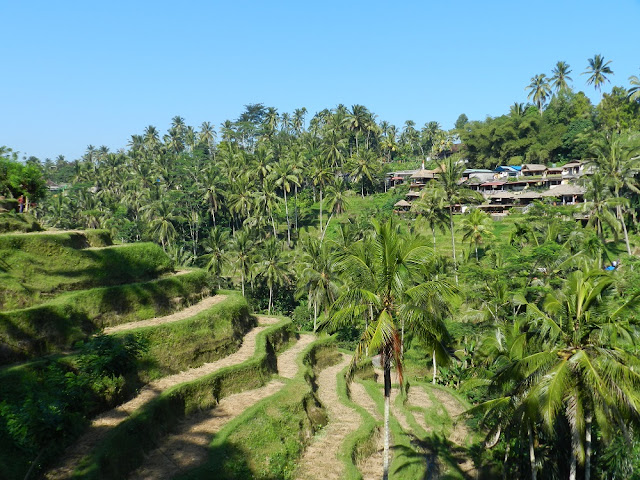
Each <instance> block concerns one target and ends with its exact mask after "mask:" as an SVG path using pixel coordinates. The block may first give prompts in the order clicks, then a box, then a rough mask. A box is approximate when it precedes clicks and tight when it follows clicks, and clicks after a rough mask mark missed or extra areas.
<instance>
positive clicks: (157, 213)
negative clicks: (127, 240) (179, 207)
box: [143, 198, 180, 252]
mask: <svg viewBox="0 0 640 480" xmlns="http://www.w3.org/2000/svg"><path fill="white" fill-rule="evenodd" d="M143 210H144V211H145V214H146V218H147V220H148V221H149V229H150V230H151V232H152V234H153V235H154V236H155V237H156V238H157V239H158V240H159V241H160V243H161V244H162V249H163V250H164V251H165V252H166V251H167V246H170V245H171V241H172V240H173V239H174V238H175V237H176V234H177V232H176V227H175V225H174V223H175V222H177V221H178V220H180V217H179V216H178V215H176V214H175V212H174V210H173V207H172V206H171V205H169V203H168V202H167V201H166V199H165V198H162V199H160V200H159V201H157V202H153V203H151V204H149V205H148V206H146V207H144V208H143Z"/></svg>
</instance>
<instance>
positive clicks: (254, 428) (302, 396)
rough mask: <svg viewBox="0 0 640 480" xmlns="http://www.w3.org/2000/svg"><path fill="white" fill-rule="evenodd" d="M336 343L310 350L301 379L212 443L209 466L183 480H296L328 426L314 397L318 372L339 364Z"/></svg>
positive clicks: (302, 361)
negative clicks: (311, 445) (301, 462)
mask: <svg viewBox="0 0 640 480" xmlns="http://www.w3.org/2000/svg"><path fill="white" fill-rule="evenodd" d="M333 342H334V340H333V339H332V338H330V337H327V338H325V339H321V340H318V341H316V342H314V343H313V344H312V345H310V346H309V347H307V348H306V349H305V351H304V352H303V353H302V354H301V356H300V357H299V358H298V367H299V370H298V374H297V375H296V377H295V378H294V379H292V380H291V381H289V382H288V383H287V385H286V386H285V387H284V388H283V389H282V390H280V391H279V392H278V393H276V394H274V395H272V396H271V397H268V398H266V399H264V400H262V401H260V402H259V403H257V404H256V405H254V406H253V407H251V408H249V409H247V410H245V412H244V413H243V414H242V415H240V416H238V417H236V418H235V419H233V420H232V421H231V422H229V423H228V424H227V425H226V426H225V427H224V428H223V429H222V430H221V431H220V432H219V433H218V434H217V435H216V436H215V438H214V440H213V442H212V443H211V445H210V452H211V453H210V456H209V459H208V461H207V463H206V464H204V465H202V466H201V467H198V468H197V469H194V470H192V471H189V472H187V473H185V474H184V475H180V476H179V477H177V478H180V479H184V480H186V479H196V478H203V477H211V476H215V478H220V479H221V480H222V479H244V478H255V479H265V480H267V479H271V478H279V479H283V480H284V479H292V478H293V477H292V474H293V472H294V470H295V467H296V461H297V460H298V459H299V457H300V455H301V454H302V452H303V449H304V447H305V446H306V444H307V443H308V442H309V439H310V438H311V437H312V436H313V434H314V433H315V431H316V430H318V428H319V427H321V426H323V425H324V424H326V421H327V420H326V415H325V414H324V411H323V409H322V407H321V405H320V404H319V402H318V400H317V398H316V397H315V394H314V390H313V383H314V381H315V371H314V369H316V368H318V369H321V368H323V367H324V366H327V365H330V364H331V363H333V362H334V361H335V359H336V350H335V347H334V345H333Z"/></svg>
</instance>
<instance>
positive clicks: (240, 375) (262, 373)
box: [74, 321, 291, 480]
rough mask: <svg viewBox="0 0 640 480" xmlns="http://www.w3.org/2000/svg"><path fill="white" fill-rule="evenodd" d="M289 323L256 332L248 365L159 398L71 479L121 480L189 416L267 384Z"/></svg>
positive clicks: (116, 432) (119, 429)
mask: <svg viewBox="0 0 640 480" xmlns="http://www.w3.org/2000/svg"><path fill="white" fill-rule="evenodd" d="M290 329H291V323H290V321H282V322H280V323H278V324H276V325H274V326H272V327H269V328H268V329H267V330H265V331H263V332H260V334H259V335H258V339H257V343H256V354H255V355H254V356H253V357H252V358H251V359H250V360H248V361H246V362H244V363H242V364H240V365H235V366H232V367H227V368H223V369H222V370H219V371H217V372H215V373H212V374H210V375H207V376H205V377H202V378H199V379H197V380H194V381H191V382H187V383H183V384H180V385H177V386H176V387H173V388H171V389H169V390H167V391H166V392H163V393H162V394H161V395H160V396H159V397H158V398H156V399H154V400H152V401H151V402H149V403H147V404H145V405H144V406H143V407H142V408H140V409H139V410H137V411H136V412H134V413H133V414H132V415H131V416H130V417H129V418H128V419H127V420H125V421H124V422H122V423H121V424H120V425H118V426H117V427H116V428H114V429H113V431H112V432H110V433H109V435H108V436H107V438H106V439H105V441H104V442H103V443H102V444H101V445H100V446H99V447H98V448H97V449H96V450H95V451H94V452H92V453H91V454H90V455H89V456H88V457H86V458H85V459H83V461H82V462H81V464H80V466H79V467H78V469H77V470H76V472H75V474H74V477H75V478H85V479H88V480H89V479H93V478H96V479H97V478H100V479H105V480H108V479H118V480H119V479H121V478H125V477H126V475H127V474H128V473H129V472H131V471H133V470H134V469H135V468H137V467H138V466H139V465H140V463H141V462H142V461H143V459H144V455H145V452H146V451H149V450H151V449H152V448H154V438H156V437H157V436H159V435H162V434H164V433H165V432H167V431H170V430H171V429H172V428H174V426H175V425H177V422H179V420H180V419H181V418H183V417H184V416H186V415H189V413H191V412H193V411H195V410H198V409H205V408H211V407H213V406H214V405H215V404H216V403H217V402H218V400H219V399H220V398H222V397H225V396H227V395H230V394H232V393H235V392H239V391H243V390H247V389H251V388H257V387H260V386H262V385H264V384H266V383H267V382H268V381H269V379H270V378H271V376H272V375H273V374H274V373H275V368H276V365H275V364H276V362H275V351H276V350H277V348H278V346H279V345H280V344H282V343H285V342H287V341H288V338H289V336H290Z"/></svg>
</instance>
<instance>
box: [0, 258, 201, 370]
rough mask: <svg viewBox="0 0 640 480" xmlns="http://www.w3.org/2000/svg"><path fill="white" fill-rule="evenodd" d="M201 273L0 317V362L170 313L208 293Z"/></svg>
mask: <svg viewBox="0 0 640 480" xmlns="http://www.w3.org/2000/svg"><path fill="white" fill-rule="evenodd" d="M209 288H210V287H209V275H208V274H207V272H205V271H203V270H194V271H192V272H189V273H187V274H183V275H177V276H172V277H167V278H163V279H160V280H156V281H151V282H145V283H131V284H127V285H119V286H115V287H105V288H95V289H90V290H82V291H78V292H71V293H67V294H65V295H61V296H59V297H57V298H56V299H54V300H52V301H51V302H48V303H46V304H43V305H39V306H36V307H31V308H26V309H21V310H12V311H7V312H2V313H0V364H6V363H11V362H14V361H17V360H25V359H28V358H32V357H33V356H38V355H46V354H50V353H55V352H59V351H61V350H64V349H68V348H70V347H71V346H72V345H73V344H74V343H75V342H76V341H78V340H81V339H83V338H85V337H86V335H87V334H89V333H92V332H94V331H96V330H98V329H100V328H101V327H103V326H110V325H117V324H121V323H127V322H133V321H137V320H145V319H147V318H152V317H155V316H158V315H165V314H168V313H171V312H172V311H173V310H175V309H176V307H178V306H179V305H178V304H176V303H174V302H172V299H173V298H176V297H180V298H181V299H183V300H185V299H186V300H188V299H190V298H192V297H193V296H194V294H195V295H197V294H199V293H202V292H205V291H208V290H209Z"/></svg>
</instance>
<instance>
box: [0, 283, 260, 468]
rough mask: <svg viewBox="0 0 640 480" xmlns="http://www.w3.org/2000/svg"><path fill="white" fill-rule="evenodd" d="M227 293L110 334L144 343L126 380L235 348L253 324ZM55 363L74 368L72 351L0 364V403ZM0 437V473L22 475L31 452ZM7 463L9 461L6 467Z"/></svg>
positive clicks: (21, 394) (240, 302) (19, 394)
mask: <svg viewBox="0 0 640 480" xmlns="http://www.w3.org/2000/svg"><path fill="white" fill-rule="evenodd" d="M227 293H228V294H229V298H227V299H226V300H225V301H224V302H222V303H220V304H217V305H214V306H212V307H211V308H209V309H207V310H205V311H203V312H200V313H199V314H197V315H195V316H193V317H190V318H187V319H184V320H181V321H179V322H175V323H172V324H165V325H160V326H157V327H147V328H141V329H136V330H131V331H128V332H126V333H122V334H117V335H116V336H123V335H128V334H133V335H136V336H137V337H138V338H140V339H142V340H143V341H145V343H146V344H147V346H148V350H147V352H146V353H145V354H144V355H143V357H142V358H141V360H140V361H139V363H138V369H137V372H136V374H135V375H133V376H132V378H131V379H130V381H133V377H137V378H138V379H139V380H141V381H143V382H146V381H149V380H151V379H153V378H157V377H160V376H164V375H169V374H172V373H175V372H177V371H182V370H186V369H188V368H193V367H197V366H200V365H202V364H203V363H204V362H208V361H214V360H217V359H218V358H221V357H223V356H225V355H228V354H229V353H232V352H233V351H235V350H237V348H238V347H239V344H240V342H241V336H242V335H243V334H244V333H245V332H246V331H247V330H248V329H249V328H251V327H252V326H253V325H254V324H255V319H253V318H251V317H250V316H249V312H248V305H247V302H246V301H245V299H244V298H243V297H242V296H241V295H239V294H237V293H233V292H227ZM55 363H59V364H60V365H62V366H63V367H64V369H65V370H67V369H68V370H70V371H74V370H75V369H76V368H77V365H76V363H77V355H75V354H71V355H66V356H58V357H55V358H54V357H52V358H48V359H40V360H37V361H34V362H29V363H26V364H21V365H17V366H11V367H7V368H4V369H0V403H2V402H3V401H5V400H7V401H12V400H13V401H16V400H19V399H21V398H26V397H27V396H28V395H29V393H30V392H28V391H26V390H25V389H32V388H34V385H37V383H38V382H39V381H43V380H42V378H43V375H44V378H46V373H45V372H46V371H47V368H48V367H49V366H50V365H52V364H55ZM39 377H40V380H39V379H38V378H39ZM44 381H46V380H44ZM137 386H139V385H137V384H136V385H131V386H128V387H127V389H128V390H129V391H131V393H133V391H134V389H135V387H137ZM73 438H74V435H71V436H70V437H68V438H67V442H68V441H70V440H69V439H73ZM3 440H5V441H6V440H7V439H6V438H5V439H2V438H0V468H2V469H3V470H2V471H4V472H5V473H6V472H10V474H9V473H7V476H8V477H9V478H23V477H24V474H25V473H26V470H27V469H28V466H29V462H30V461H31V460H32V458H27V457H24V452H22V451H21V450H20V449H19V448H16V446H15V445H12V444H7V443H5V441H3ZM8 465H12V467H11V468H9V466H8ZM0 478H2V476H1V475H0Z"/></svg>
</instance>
